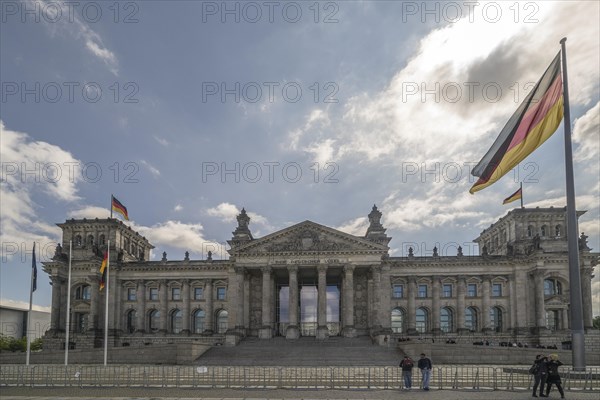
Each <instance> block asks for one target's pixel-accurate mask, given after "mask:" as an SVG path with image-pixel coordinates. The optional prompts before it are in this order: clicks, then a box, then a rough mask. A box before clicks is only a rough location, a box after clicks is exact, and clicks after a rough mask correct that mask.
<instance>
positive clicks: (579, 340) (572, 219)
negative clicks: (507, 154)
mask: <svg viewBox="0 0 600 400" xmlns="http://www.w3.org/2000/svg"><path fill="white" fill-rule="evenodd" d="M566 41H567V38H566V37H565V38H562V39H561V41H560V44H561V49H562V77H563V96H564V116H565V118H564V129H565V167H566V168H565V170H566V181H567V239H568V242H569V292H570V302H571V346H572V347H571V349H572V350H571V351H572V354H573V369H574V370H575V371H585V337H584V329H583V310H582V308H583V307H582V304H581V303H582V301H581V277H580V275H579V241H578V232H579V228H578V226H577V211H576V208H575V181H574V178H573V148H572V145H571V110H570V108H569V84H568V82H567V51H566V45H565V42H566Z"/></svg>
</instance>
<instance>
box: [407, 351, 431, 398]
mask: <svg viewBox="0 0 600 400" xmlns="http://www.w3.org/2000/svg"><path fill="white" fill-rule="evenodd" d="M414 366H415V365H414V362H413V360H412V359H411V358H410V357H409V356H404V358H403V359H402V361H400V368H402V379H403V381H404V388H405V389H407V390H410V389H411V388H412V370H413V368H414ZM431 366H432V365H431V360H430V359H429V358H427V357H426V356H425V353H421V358H420V359H419V361H418V362H417V367H418V368H419V369H420V370H421V382H422V384H423V390H429V379H430V378H431Z"/></svg>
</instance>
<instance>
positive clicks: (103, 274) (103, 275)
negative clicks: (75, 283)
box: [100, 251, 108, 291]
mask: <svg viewBox="0 0 600 400" xmlns="http://www.w3.org/2000/svg"><path fill="white" fill-rule="evenodd" d="M107 267H108V251H107V252H106V253H104V258H103V259H102V265H100V275H101V276H100V291H102V289H104V286H106V269H107Z"/></svg>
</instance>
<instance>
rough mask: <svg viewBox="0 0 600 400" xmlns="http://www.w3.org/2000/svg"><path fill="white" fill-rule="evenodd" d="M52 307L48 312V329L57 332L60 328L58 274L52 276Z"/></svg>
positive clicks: (59, 282) (59, 286)
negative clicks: (49, 312)
mask: <svg viewBox="0 0 600 400" xmlns="http://www.w3.org/2000/svg"><path fill="white" fill-rule="evenodd" d="M51 279H52V309H51V314H50V329H51V330H52V331H53V332H57V331H58V330H59V329H60V291H61V286H62V285H61V280H60V278H59V277H58V276H52V277H51Z"/></svg>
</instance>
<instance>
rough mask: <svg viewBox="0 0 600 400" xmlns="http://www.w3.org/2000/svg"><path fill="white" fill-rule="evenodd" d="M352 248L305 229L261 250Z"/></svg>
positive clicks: (295, 250)
mask: <svg viewBox="0 0 600 400" xmlns="http://www.w3.org/2000/svg"><path fill="white" fill-rule="evenodd" d="M352 248H353V247H352V246H351V245H350V244H348V243H344V242H339V241H333V240H331V238H328V237H326V236H325V235H319V233H318V232H315V231H312V230H309V229H305V230H303V231H300V232H298V233H296V234H294V235H293V236H290V237H287V238H285V240H283V241H280V242H274V243H268V244H265V246H264V247H263V248H262V249H263V250H264V251H267V252H274V253H275V252H299V251H340V250H351V249H352Z"/></svg>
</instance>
